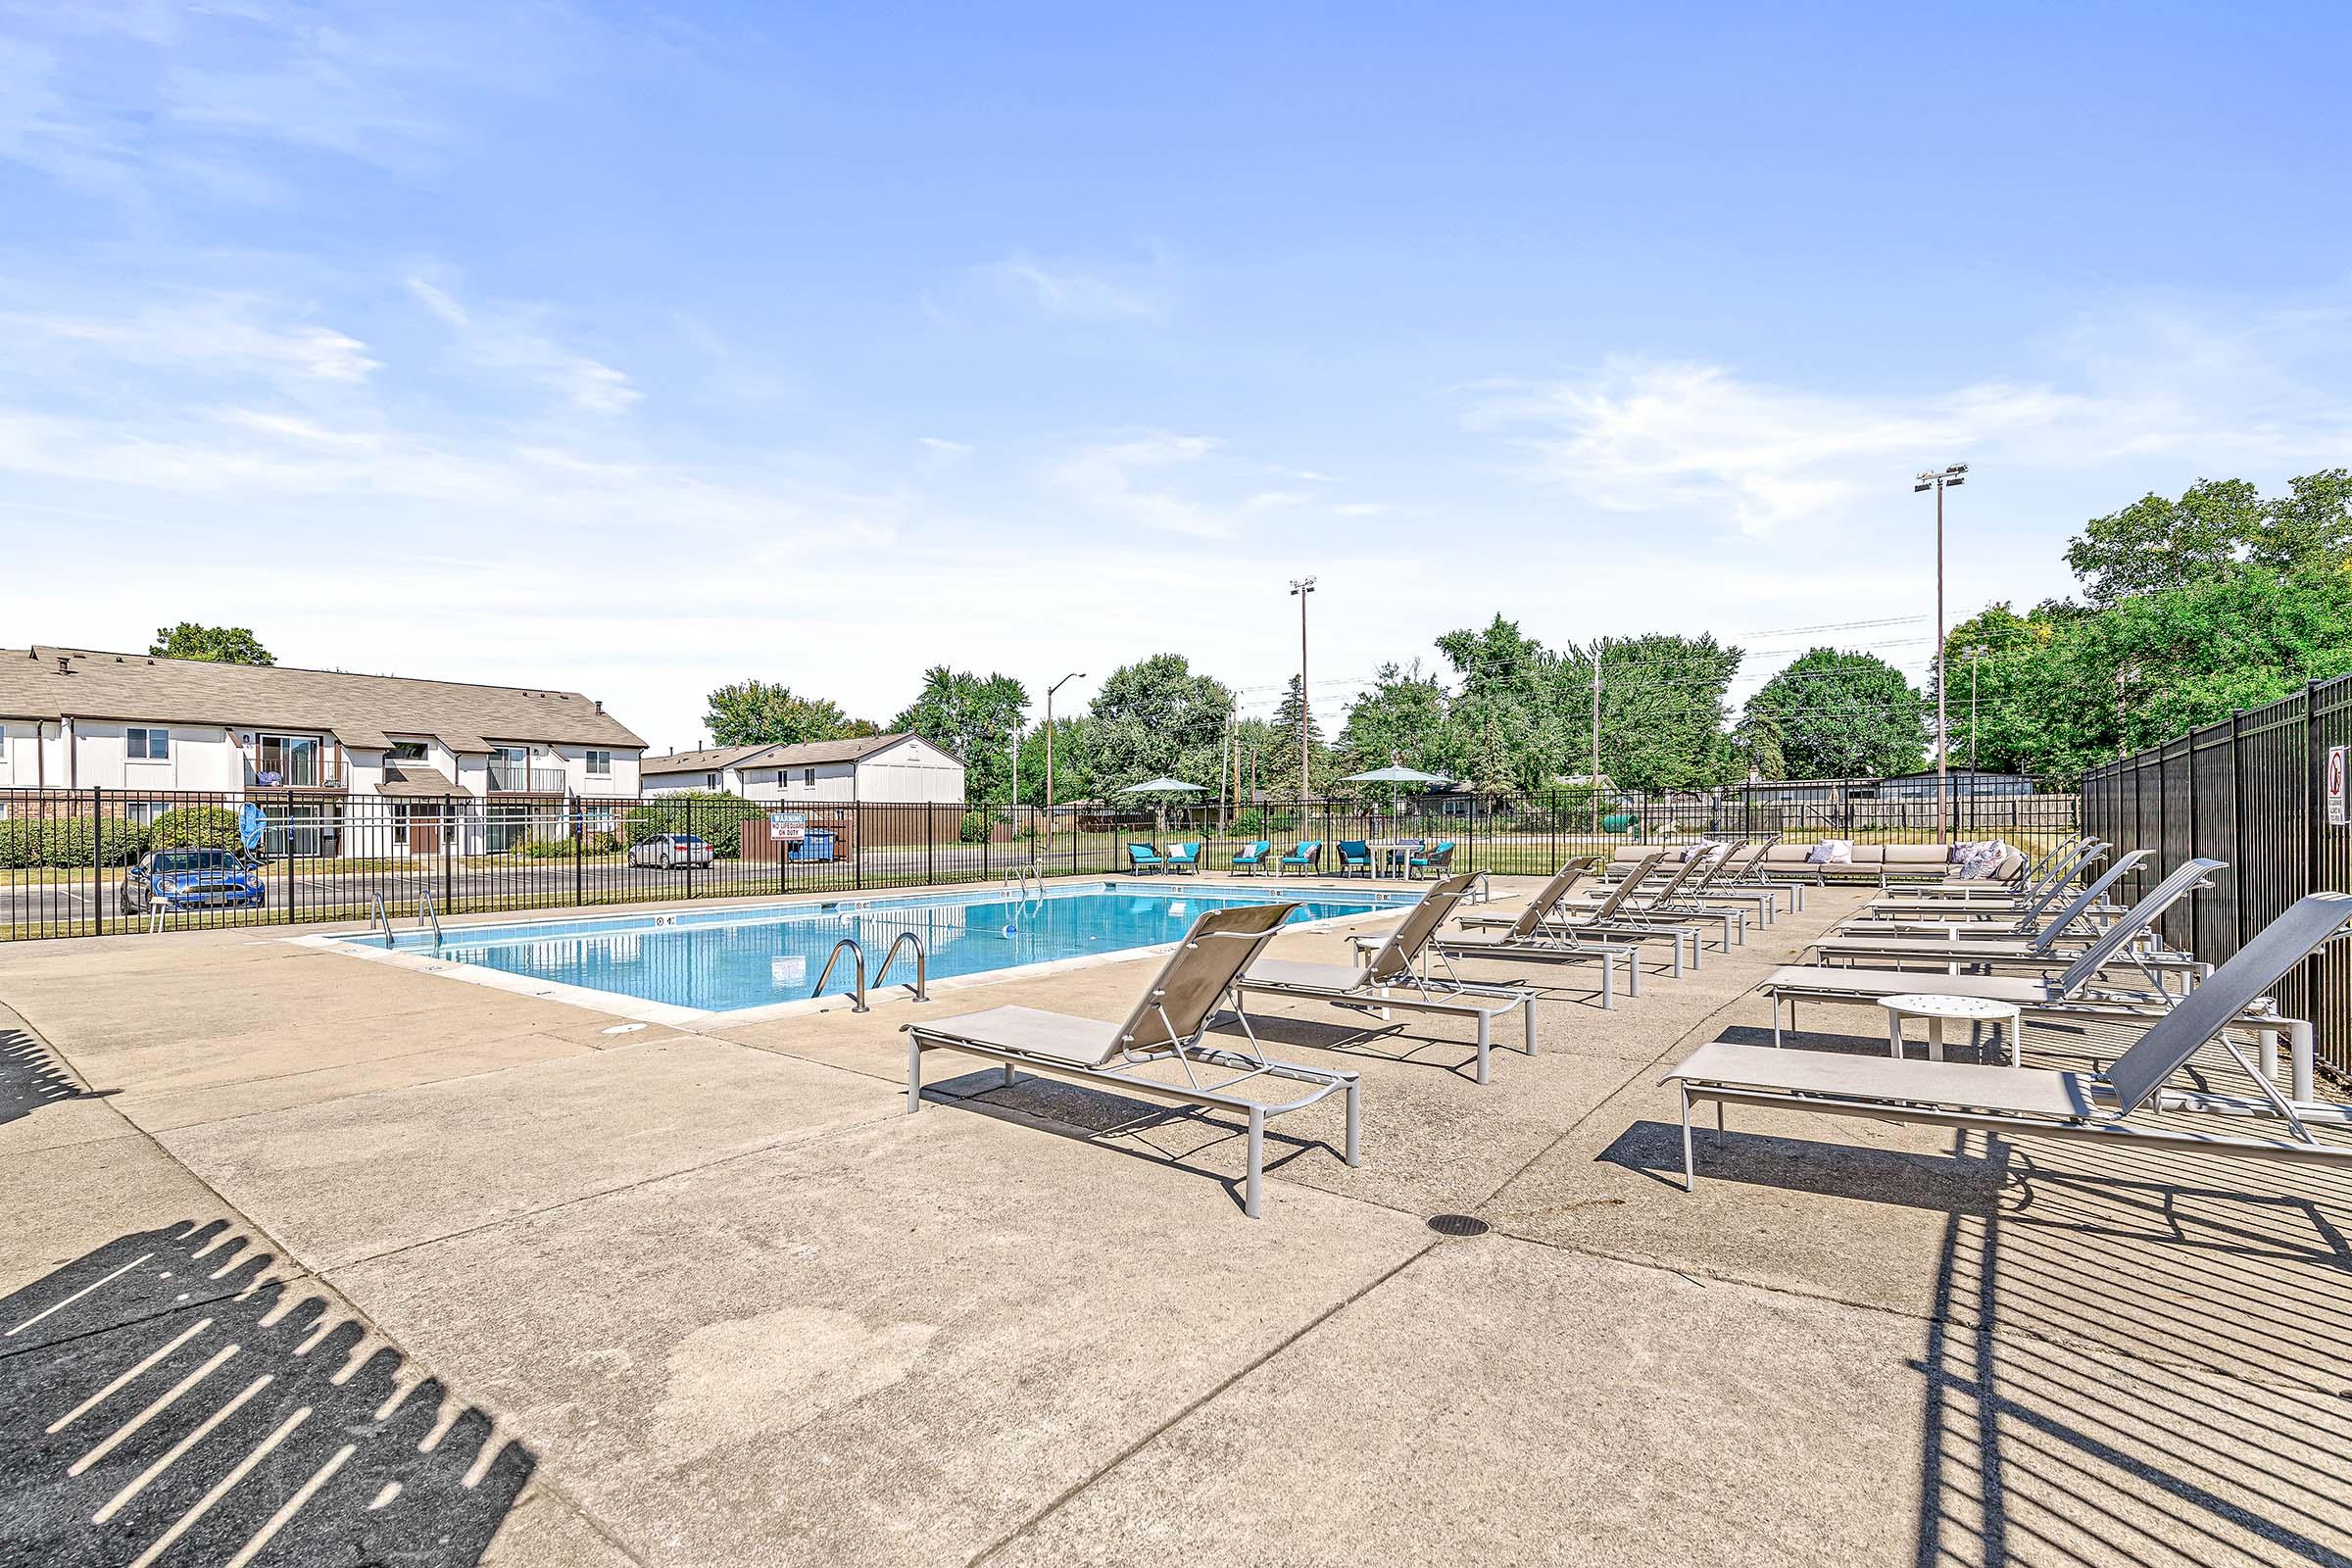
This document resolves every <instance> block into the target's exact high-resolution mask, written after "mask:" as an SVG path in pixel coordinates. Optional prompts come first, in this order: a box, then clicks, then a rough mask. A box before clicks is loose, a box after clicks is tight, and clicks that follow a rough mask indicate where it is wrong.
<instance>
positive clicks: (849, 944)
mask: <svg viewBox="0 0 2352 1568" xmlns="http://www.w3.org/2000/svg"><path fill="white" fill-rule="evenodd" d="M844 948H847V949H849V950H850V951H851V952H852V953H854V954H856V955H857V956H858V1004H857V1005H856V1006H853V1007H852V1008H850V1010H851V1011H852V1012H871V1011H872V1010H873V1009H872V1008H871V1007H868V1006H867V1005H865V949H863V948H861V947H859V946H858V939H857V938H856V937H843V938H842V939H841V940H840V941H839V942H836V943H834V944H833V951H832V952H831V953H828V954H826V955H825V968H824V972H823V973H822V974H820V975H818V976H817V977H816V985H815V986H814V987H813V988H812V989H811V990H810V991H809V996H811V997H821V996H823V995H824V994H825V982H826V981H828V980H830V979H832V978H833V965H834V964H836V963H838V962H840V961H841V950H842V949H844Z"/></svg>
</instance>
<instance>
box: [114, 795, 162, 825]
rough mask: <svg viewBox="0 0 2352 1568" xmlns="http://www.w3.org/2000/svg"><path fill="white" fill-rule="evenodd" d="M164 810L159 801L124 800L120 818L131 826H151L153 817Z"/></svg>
mask: <svg viewBox="0 0 2352 1568" xmlns="http://www.w3.org/2000/svg"><path fill="white" fill-rule="evenodd" d="M164 810H165V807H164V803H163V802H161V801H125V802H124V803H123V821H125V822H128V823H129V824H130V825H131V826H132V827H153V826H154V825H155V819H156V818H157V817H159V816H161V815H163V814H164Z"/></svg>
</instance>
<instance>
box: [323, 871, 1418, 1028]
mask: <svg viewBox="0 0 2352 1568" xmlns="http://www.w3.org/2000/svg"><path fill="white" fill-rule="evenodd" d="M1286 897H1287V895H1285V894H1284V893H1283V892H1282V891H1280V890H1279V889H1278V888H1277V887H1268V888H1266V889H1265V890H1264V891H1263V892H1259V891H1257V890H1255V889H1248V888H1220V889H1216V890H1213V891H1209V890H1200V889H1192V888H1182V887H1171V886H1168V885H1166V884H1124V885H1122V884H1118V883H1081V884H1078V885H1076V886H1066V887H1055V888H1054V890H1053V891H1052V892H1051V893H1050V894H1049V895H1048V896H1047V897H1046V898H1044V899H1042V900H1039V899H1034V898H1032V899H1029V900H1027V901H1008V900H1007V899H1006V898H1005V897H1004V896H1003V895H1001V894H964V895H950V896H942V895H937V894H930V895H924V896H920V897H911V898H898V899H855V900H851V899H844V900H839V901H835V902H831V903H825V904H800V905H778V906H773V907H766V908H735V909H702V910H694V911H682V912H679V913H676V914H630V915H615V916H606V917H604V918H601V919H579V920H547V921H535V922H532V923H530V924H527V925H497V926H477V927H474V928H472V929H470V930H453V931H451V932H449V933H448V935H447V937H446V938H445V939H444V941H443V943H442V946H441V950H440V953H439V955H438V956H440V957H443V958H449V959H455V960H457V961H458V962H461V963H472V964H480V965H482V966H484V967H486V968H491V969H503V970H505V971H506V972H507V973H509V974H516V975H526V976H529V977H532V978H534V979H540V980H556V981H561V982H563V983H564V984H565V985H573V986H586V987H588V988H589V989H591V990H595V991H612V992H618V993H619V994H621V995H623V996H629V997H637V998H640V999H642V1000H644V1001H647V1002H663V1003H669V1004H671V1005H676V1006H681V1007H695V1008H707V1009H711V1010H713V1011H731V1010H734V1009H737V1008H741V1007H760V1006H766V1005H769V1004H772V1003H778V1002H797V1001H800V1000H801V999H803V998H805V997H808V996H809V994H810V988H811V987H812V986H813V985H815V983H816V978H817V976H818V974H819V973H821V972H822V971H823V969H824V966H825V958H826V956H827V955H828V954H829V953H831V952H832V949H833V945H834V944H835V943H836V942H839V941H840V940H841V939H842V938H843V937H854V938H856V939H857V940H858V944H859V945H860V946H861V947H863V948H864V949H865V953H866V961H867V963H869V964H874V965H878V964H880V963H881V961H882V956H883V954H884V953H885V952H886V951H887V950H888V949H889V947H890V944H891V942H892V940H893V939H895V938H896V937H897V936H898V934H899V933H900V932H902V931H912V932H914V933H915V934H916V935H917V936H919V937H920V938H921V939H922V943H923V948H924V950H925V952H927V953H928V954H929V955H930V963H931V969H930V972H931V978H932V979H934V980H938V979H944V978H946V977H948V976H951V975H963V974H979V973H982V972H983V971H986V970H990V969H1009V968H1012V967H1014V966H1015V965H1018V964H1028V963H1048V962H1051V961H1053V960H1054V959H1056V958H1074V957H1079V956H1085V955H1088V954H1098V953H1117V952H1120V951H1122V950H1126V949H1132V948H1148V947H1152V946H1154V945H1156V944H1159V943H1163V942H1173V941H1175V940H1176V939H1177V938H1179V937H1181V936H1183V935H1184V933H1185V932H1186V931H1187V930H1188V929H1190V928H1191V926H1192V923H1193V922H1194V921H1195V920H1196V919H1199V918H1200V916H1201V913H1202V912H1203V911H1204V910H1208V909H1220V908H1230V907H1234V906H1237V905H1256V904H1271V903H1274V902H1276V901H1277V900H1280V899H1285V898H1286ZM1413 897H1414V896H1413V895H1411V894H1394V893H1373V892H1364V893H1353V892H1349V893H1334V892H1328V891H1320V890H1319V891H1315V892H1313V893H1311V894H1307V895H1302V896H1300V897H1299V900H1298V902H1299V910H1298V912H1297V913H1295V914H1293V915H1292V916H1291V918H1292V920H1294V921H1299V920H1324V919H1331V918H1334V917H1337V916H1341V915H1350V914H1364V913H1368V912H1371V911H1373V910H1378V909H1401V908H1403V907H1407V906H1408V905H1410V904H1411V903H1413ZM345 940H347V941H352V942H370V943H371V941H380V938H379V939H369V938H365V937H350V938H346V939H345ZM395 945H396V946H397V947H398V948H400V949H404V950H408V951H412V952H418V951H421V952H424V953H431V952H432V933H431V932H429V931H421V932H404V933H402V934H401V936H400V937H399V938H398V940H397V942H396V944H395ZM855 971H856V965H855V963H854V962H853V961H852V959H851V956H850V955H848V954H846V953H845V954H843V955H842V958H841V962H840V963H839V964H837V965H835V966H834V970H833V974H832V978H831V979H830V980H828V981H827V982H826V985H825V994H826V995H828V996H840V995H846V994H848V993H849V992H850V991H851V990H853V989H854V987H855ZM913 978H914V964H913V955H912V953H911V952H909V953H905V954H901V955H900V957H899V962H898V964H897V965H895V966H894V967H893V968H892V971H891V974H890V983H891V984H892V985H894V986H896V985H900V984H904V983H907V982H910V981H912V979H913Z"/></svg>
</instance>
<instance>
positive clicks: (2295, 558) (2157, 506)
mask: <svg viewBox="0 0 2352 1568" xmlns="http://www.w3.org/2000/svg"><path fill="white" fill-rule="evenodd" d="M2347 553H2352V470H2347V469H2344V468H2324V469H2322V470H2321V471H2319V472H2318V473H2308V474H2305V475H2303V476H2302V477H2300V478H2297V479H2291V480H2289V481H2288V482H2287V493H2286V494H2285V495H2282V496H2274V497H2272V498H2271V499H2269V500H2267V501H2266V500H2264V499H2263V496H2262V493H2261V492H2260V491H2259V490H2257V489H2256V488H2255V487H2254V486H2253V485H2251V484H2248V483H2247V482H2246V481H2245V480H2243V479H2199V480H2198V481H2197V482H2196V483H2195V484H2192V485H2190V486H2189V487H2188V489H2187V490H2186V491H2184V492H2182V494H2181V496H2180V500H2178V501H2171V500H2167V499H2166V498H2165V497H2163V496H2160V495H2157V494H2155V493H2153V492H2150V493H2149V494H2147V495H2144V496H2142V497H2140V498H2139V499H2138V500H2137V501H2134V502H2133V503H2132V504H2131V505H2130V506H2128V507H2126V508H2124V509H2123V510H2122V511H2121V512H2113V513H2109V514H2108V515H2106V516H2104V517H2093V518H2091V519H2090V522H2089V524H2088V525H2087V526H2085V527H2084V529H2083V530H2082V533H2080V534H2078V535H2076V536H2075V539H2074V541H2073V542H2072V543H2071V544H2069V545H2068V546H2067V550H2066V564H2067V565H2068V566H2069V567H2071V568H2072V569H2073V571H2074V573H2075V575H2076V576H2077V577H2080V578H2081V579H2082V587H2083V596H2084V597H2085V598H2086V599H2088V600H2089V601H2090V603H2091V604H2092V605H2093V606H2094V607H2099V608H2104V607H2106V606H2109V605H2114V604H2119V603H2121V602H2122V601H2124V600H2126V599H2130V598H2132V597H2134V596H2136V595H2140V594H2154V593H2164V592H2166V591H2168V590H2171V589H2174V588H2185V587H2187V586H2188V585H2189V584H2191V583H2194V582H2201V581H2204V580H2206V579H2208V578H2212V577H2218V576H2221V575H2223V574H2224V573H2225V572H2227V571H2228V570H2229V568H2230V567H2232V566H2236V565H2241V564H2252V565H2256V566H2262V567H2266V568H2268V569H2270V570H2272V571H2278V572H2287V571H2299V570H2301V569H2302V568H2303V567H2305V566H2309V565H2314V564H2323V563H2326V562H2329V561H2342V560H2343V559H2345V557H2346V555H2347Z"/></svg>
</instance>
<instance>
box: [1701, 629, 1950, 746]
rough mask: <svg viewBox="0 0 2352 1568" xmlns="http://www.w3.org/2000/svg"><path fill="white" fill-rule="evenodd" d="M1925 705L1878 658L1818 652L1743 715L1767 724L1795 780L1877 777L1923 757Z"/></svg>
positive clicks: (1759, 695)
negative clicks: (1776, 739)
mask: <svg viewBox="0 0 2352 1568" xmlns="http://www.w3.org/2000/svg"><path fill="white" fill-rule="evenodd" d="M1927 705H1928V700H1927V699H1926V698H1925V697H1923V696H1921V695H1920V694H1919V691H1918V690H1917V689H1916V688H1915V687H1913V686H1912V684H1911V683H1910V682H1909V681H1907V680H1905V679H1904V678H1903V674H1902V671H1900V670H1898V669H1896V668H1895V667H1894V666H1893V665H1892V664H1889V663H1887V662H1886V661H1885V660H1883V659H1881V658H1879V657H1878V656H1877V655H1875V654H1859V653H1840V652H1839V651H1838V650H1837V649H1834V648H1816V649H1814V650H1813V651H1812V652H1810V653H1808V654H1806V655H1805V656H1804V657H1803V658H1802V659H1799V660H1797V661H1796V662H1794V663H1792V664H1790V665H1789V666H1788V667H1787V668H1785V669H1783V670H1782V671H1781V672H1780V673H1779V674H1777V675H1775V676H1773V677H1772V679H1770V680H1768V681H1766V682H1765V683H1764V685H1763V687H1762V688H1761V689H1760V690H1758V691H1757V692H1756V694H1755V695H1754V696H1753V697H1750V698H1749V699H1748V700H1747V706H1746V710H1745V712H1746V714H1747V715H1748V718H1749V721H1750V722H1752V723H1755V724H1758V725H1761V724H1764V723H1766V722H1769V723H1770V724H1771V725H1772V726H1773V729H1774V732H1775V734H1776V735H1777V736H1778V738H1779V742H1780V748H1781V753H1782V757H1783V759H1784V762H1785V766H1786V769H1787V772H1788V775H1789V777H1792V778H1877V777H1880V776H1882V775H1884V774H1888V773H1908V772H1911V771H1914V770H1915V769H1917V768H1918V767H1919V766H1920V764H1921V761H1922V760H1923V758H1924V754H1925V752H1926V748H1927V742H1928V723H1927Z"/></svg>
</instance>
